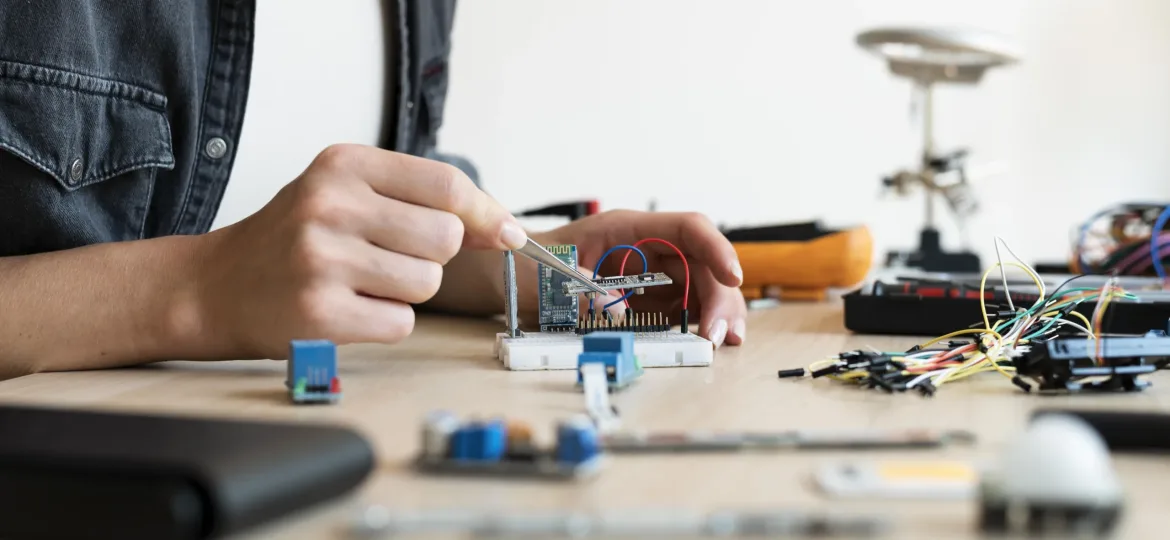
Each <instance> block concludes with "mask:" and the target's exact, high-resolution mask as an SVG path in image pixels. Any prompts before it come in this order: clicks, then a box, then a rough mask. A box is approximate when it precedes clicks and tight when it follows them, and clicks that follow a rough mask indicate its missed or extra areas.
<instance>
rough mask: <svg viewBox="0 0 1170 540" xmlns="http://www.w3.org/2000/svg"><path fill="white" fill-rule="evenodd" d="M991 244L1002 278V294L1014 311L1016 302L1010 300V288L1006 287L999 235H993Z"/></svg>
mask: <svg viewBox="0 0 1170 540" xmlns="http://www.w3.org/2000/svg"><path fill="white" fill-rule="evenodd" d="M993 244H994V245H995V262H996V263H997V264H996V266H999V278H1000V279H1001V280H1003V295H1004V296H1006V297H1007V301H1008V308H1009V309H1011V310H1012V311H1015V310H1016V304H1015V302H1012V293H1011V289H1008V284H1007V268H1004V266H1003V257H1002V256H1000V254H999V237H998V236H996V237H995V242H993Z"/></svg>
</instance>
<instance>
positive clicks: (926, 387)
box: [914, 379, 938, 397]
mask: <svg viewBox="0 0 1170 540" xmlns="http://www.w3.org/2000/svg"><path fill="white" fill-rule="evenodd" d="M914 388H917V389H918V391H919V392H921V393H922V395H923V396H925V397H934V393H935V392H936V391H938V388H936V387H935V386H934V383H932V382H930V379H926V380H924V381H922V382H920V383H918V385H916V386H915V387H914Z"/></svg>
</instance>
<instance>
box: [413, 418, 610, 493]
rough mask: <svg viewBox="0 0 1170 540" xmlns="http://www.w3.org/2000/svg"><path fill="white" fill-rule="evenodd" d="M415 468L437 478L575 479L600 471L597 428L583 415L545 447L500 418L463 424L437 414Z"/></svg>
mask: <svg viewBox="0 0 1170 540" xmlns="http://www.w3.org/2000/svg"><path fill="white" fill-rule="evenodd" d="M422 431H423V435H422V437H423V440H422V450H421V452H420V453H419V456H418V458H417V459H416V460H415V465H416V467H417V468H418V469H419V470H420V471H423V472H427V473H432V474H455V475H473V476H505V477H536V478H552V479H575V478H583V477H589V476H592V475H593V474H595V473H596V472H597V471H598V470H599V469H600V467H601V463H602V459H603V457H602V454H601V444H600V441H599V438H598V435H597V428H596V426H594V425H593V422H591V421H590V420H589V418H587V417H584V416H581V417H576V418H572V419H569V420H567V421H565V422H561V423H560V424H558V425H557V427H556V444H555V445H554V446H549V447H540V446H538V445H536V444H535V441H534V440H533V438H532V432H531V429H530V428H529V426H528V425H527V424H524V423H520V422H514V421H509V422H505V421H503V420H500V419H493V420H486V421H485V420H472V421H466V422H461V421H459V420H458V419H457V418H456V417H455V416H454V415H452V414H450V413H443V412H437V413H432V414H430V415H428V416H427V418H426V420H425V422H424V423H423V430H422Z"/></svg>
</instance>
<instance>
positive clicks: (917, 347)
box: [906, 345, 922, 354]
mask: <svg viewBox="0 0 1170 540" xmlns="http://www.w3.org/2000/svg"><path fill="white" fill-rule="evenodd" d="M921 350H922V345H915V346H913V347H910V348H909V349H906V354H912V353H916V352H918V351H921Z"/></svg>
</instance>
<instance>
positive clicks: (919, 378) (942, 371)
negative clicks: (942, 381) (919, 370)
mask: <svg viewBox="0 0 1170 540" xmlns="http://www.w3.org/2000/svg"><path fill="white" fill-rule="evenodd" d="M955 369H956V368H953V367H949V368H946V369H940V370H938V371H928V372H926V373H923V374H922V375H919V376H917V377H915V378H913V379H911V380H910V382H908V383H906V389H910V388H914V387H915V386H918V385H919V384H920V383H921V382H922V381H925V380H926V379H930V378H934V377H939V376H942V375H943V374H946V373H950V372H952V371H954V370H955Z"/></svg>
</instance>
